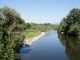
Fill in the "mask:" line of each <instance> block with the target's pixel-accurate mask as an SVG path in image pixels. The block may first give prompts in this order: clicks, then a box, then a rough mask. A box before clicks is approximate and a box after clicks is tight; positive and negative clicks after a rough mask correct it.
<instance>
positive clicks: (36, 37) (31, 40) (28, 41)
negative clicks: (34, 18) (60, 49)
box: [24, 32, 45, 45]
mask: <svg viewBox="0 0 80 60" xmlns="http://www.w3.org/2000/svg"><path fill="white" fill-rule="evenodd" d="M44 35H45V32H41V34H39V35H38V36H35V37H33V38H28V39H25V40H24V44H28V45H31V43H32V42H33V41H36V40H37V39H39V38H40V37H42V36H44Z"/></svg>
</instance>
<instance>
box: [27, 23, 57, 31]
mask: <svg viewBox="0 0 80 60" xmlns="http://www.w3.org/2000/svg"><path fill="white" fill-rule="evenodd" d="M26 25H27V27H26V28H27V29H28V28H29V29H34V30H39V31H43V32H44V31H48V30H57V29H58V25H56V24H50V23H44V24H37V23H26Z"/></svg>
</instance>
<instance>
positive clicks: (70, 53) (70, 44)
mask: <svg viewBox="0 0 80 60" xmlns="http://www.w3.org/2000/svg"><path fill="white" fill-rule="evenodd" d="M58 38H59V39H60V42H61V43H62V45H64V46H65V53H66V54H67V57H68V58H69V59H70V60H80V43H77V41H78V39H77V38H75V37H70V36H66V35H64V34H61V33H58Z"/></svg>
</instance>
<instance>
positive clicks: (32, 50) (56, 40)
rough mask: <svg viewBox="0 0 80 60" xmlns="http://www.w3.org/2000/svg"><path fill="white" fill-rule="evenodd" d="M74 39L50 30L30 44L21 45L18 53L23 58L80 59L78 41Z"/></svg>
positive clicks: (25, 59) (26, 59) (32, 59)
mask: <svg viewBox="0 0 80 60" xmlns="http://www.w3.org/2000/svg"><path fill="white" fill-rule="evenodd" d="M76 41H77V38H74V37H69V36H65V35H64V34H60V33H57V31H54V30H50V31H47V32H45V35H44V36H42V37H41V38H39V39H38V40H36V41H34V42H32V44H31V45H30V46H28V47H26V46H25V45H23V47H22V48H21V49H20V52H19V54H20V56H21V58H22V59H23V60H80V43H77V42H76Z"/></svg>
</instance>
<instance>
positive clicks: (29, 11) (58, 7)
mask: <svg viewBox="0 0 80 60" xmlns="http://www.w3.org/2000/svg"><path fill="white" fill-rule="evenodd" d="M4 6H9V7H11V8H13V9H15V10H16V11H18V12H19V13H20V14H21V17H22V18H23V19H24V20H25V21H26V22H34V23H54V24H56V23H60V21H61V19H62V18H63V17H66V15H67V14H68V13H69V11H70V10H71V9H72V8H74V7H75V8H80V0H0V8H1V7H4Z"/></svg>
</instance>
